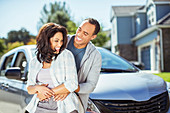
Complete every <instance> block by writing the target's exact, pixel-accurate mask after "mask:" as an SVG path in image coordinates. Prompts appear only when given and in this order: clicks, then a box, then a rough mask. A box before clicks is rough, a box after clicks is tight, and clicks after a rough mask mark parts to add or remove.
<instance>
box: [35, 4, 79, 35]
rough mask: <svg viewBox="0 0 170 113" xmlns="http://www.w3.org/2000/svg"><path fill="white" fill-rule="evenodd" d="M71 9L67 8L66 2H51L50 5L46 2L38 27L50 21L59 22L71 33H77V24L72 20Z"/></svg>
mask: <svg viewBox="0 0 170 113" xmlns="http://www.w3.org/2000/svg"><path fill="white" fill-rule="evenodd" d="M69 11H70V10H69V9H67V8H66V3H65V2H55V3H50V4H49V7H48V6H47V5H46V4H45V5H44V7H43V10H42V12H41V16H42V17H41V18H40V21H39V22H38V25H37V29H38V30H39V29H40V28H41V26H42V25H44V24H45V23H48V22H53V23H57V24H60V25H63V26H65V27H66V28H67V30H68V33H69V34H73V32H74V33H75V31H76V30H75V29H76V24H75V23H74V22H73V21H71V16H70V12H69Z"/></svg>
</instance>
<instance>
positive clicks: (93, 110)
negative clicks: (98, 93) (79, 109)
mask: <svg viewBox="0 0 170 113" xmlns="http://www.w3.org/2000/svg"><path fill="white" fill-rule="evenodd" d="M86 113H101V112H100V111H99V110H98V108H97V107H96V105H95V104H94V103H93V102H92V101H91V100H90V99H89V100H88V106H87V112H86Z"/></svg>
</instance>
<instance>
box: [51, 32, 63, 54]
mask: <svg viewBox="0 0 170 113" xmlns="http://www.w3.org/2000/svg"><path fill="white" fill-rule="evenodd" d="M50 43H51V48H52V50H55V52H54V53H55V54H58V53H59V51H60V48H61V46H62V45H63V34H62V33H61V32H57V33H56V34H55V35H54V36H53V37H51V38H50Z"/></svg>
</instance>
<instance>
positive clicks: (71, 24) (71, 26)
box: [67, 21, 77, 35]
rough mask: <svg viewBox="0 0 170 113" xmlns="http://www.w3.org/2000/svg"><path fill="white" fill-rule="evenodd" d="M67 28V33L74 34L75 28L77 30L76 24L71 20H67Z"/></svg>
mask: <svg viewBox="0 0 170 113" xmlns="http://www.w3.org/2000/svg"><path fill="white" fill-rule="evenodd" d="M67 30H68V33H69V34H71V35H72V34H75V33H76V30H77V27H76V24H75V23H74V22H73V21H68V22H67Z"/></svg>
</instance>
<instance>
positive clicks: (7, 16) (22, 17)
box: [0, 0, 146, 38]
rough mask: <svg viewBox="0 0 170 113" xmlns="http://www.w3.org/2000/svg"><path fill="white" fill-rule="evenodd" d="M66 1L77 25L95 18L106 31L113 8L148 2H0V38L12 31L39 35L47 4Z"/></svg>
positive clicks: (101, 0) (48, 0)
mask: <svg viewBox="0 0 170 113" xmlns="http://www.w3.org/2000/svg"><path fill="white" fill-rule="evenodd" d="M54 1H57V2H59V1H61V2H63V1H65V2H66V5H67V8H69V10H70V15H71V17H72V20H73V21H74V22H75V23H77V24H78V23H81V21H82V20H84V19H85V18H88V17H92V18H95V19H97V20H98V21H99V23H100V24H101V25H102V26H103V28H104V30H108V29H111V23H110V13H111V6H123V5H145V4H146V0H0V38H2V37H5V38H6V37H7V33H8V32H10V31H11V30H16V31H18V30H20V29H21V28H25V29H27V30H28V31H29V32H30V34H32V35H37V33H38V31H37V23H38V21H39V19H40V18H41V11H42V8H43V6H44V5H45V4H47V5H48V4H49V3H54Z"/></svg>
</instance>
